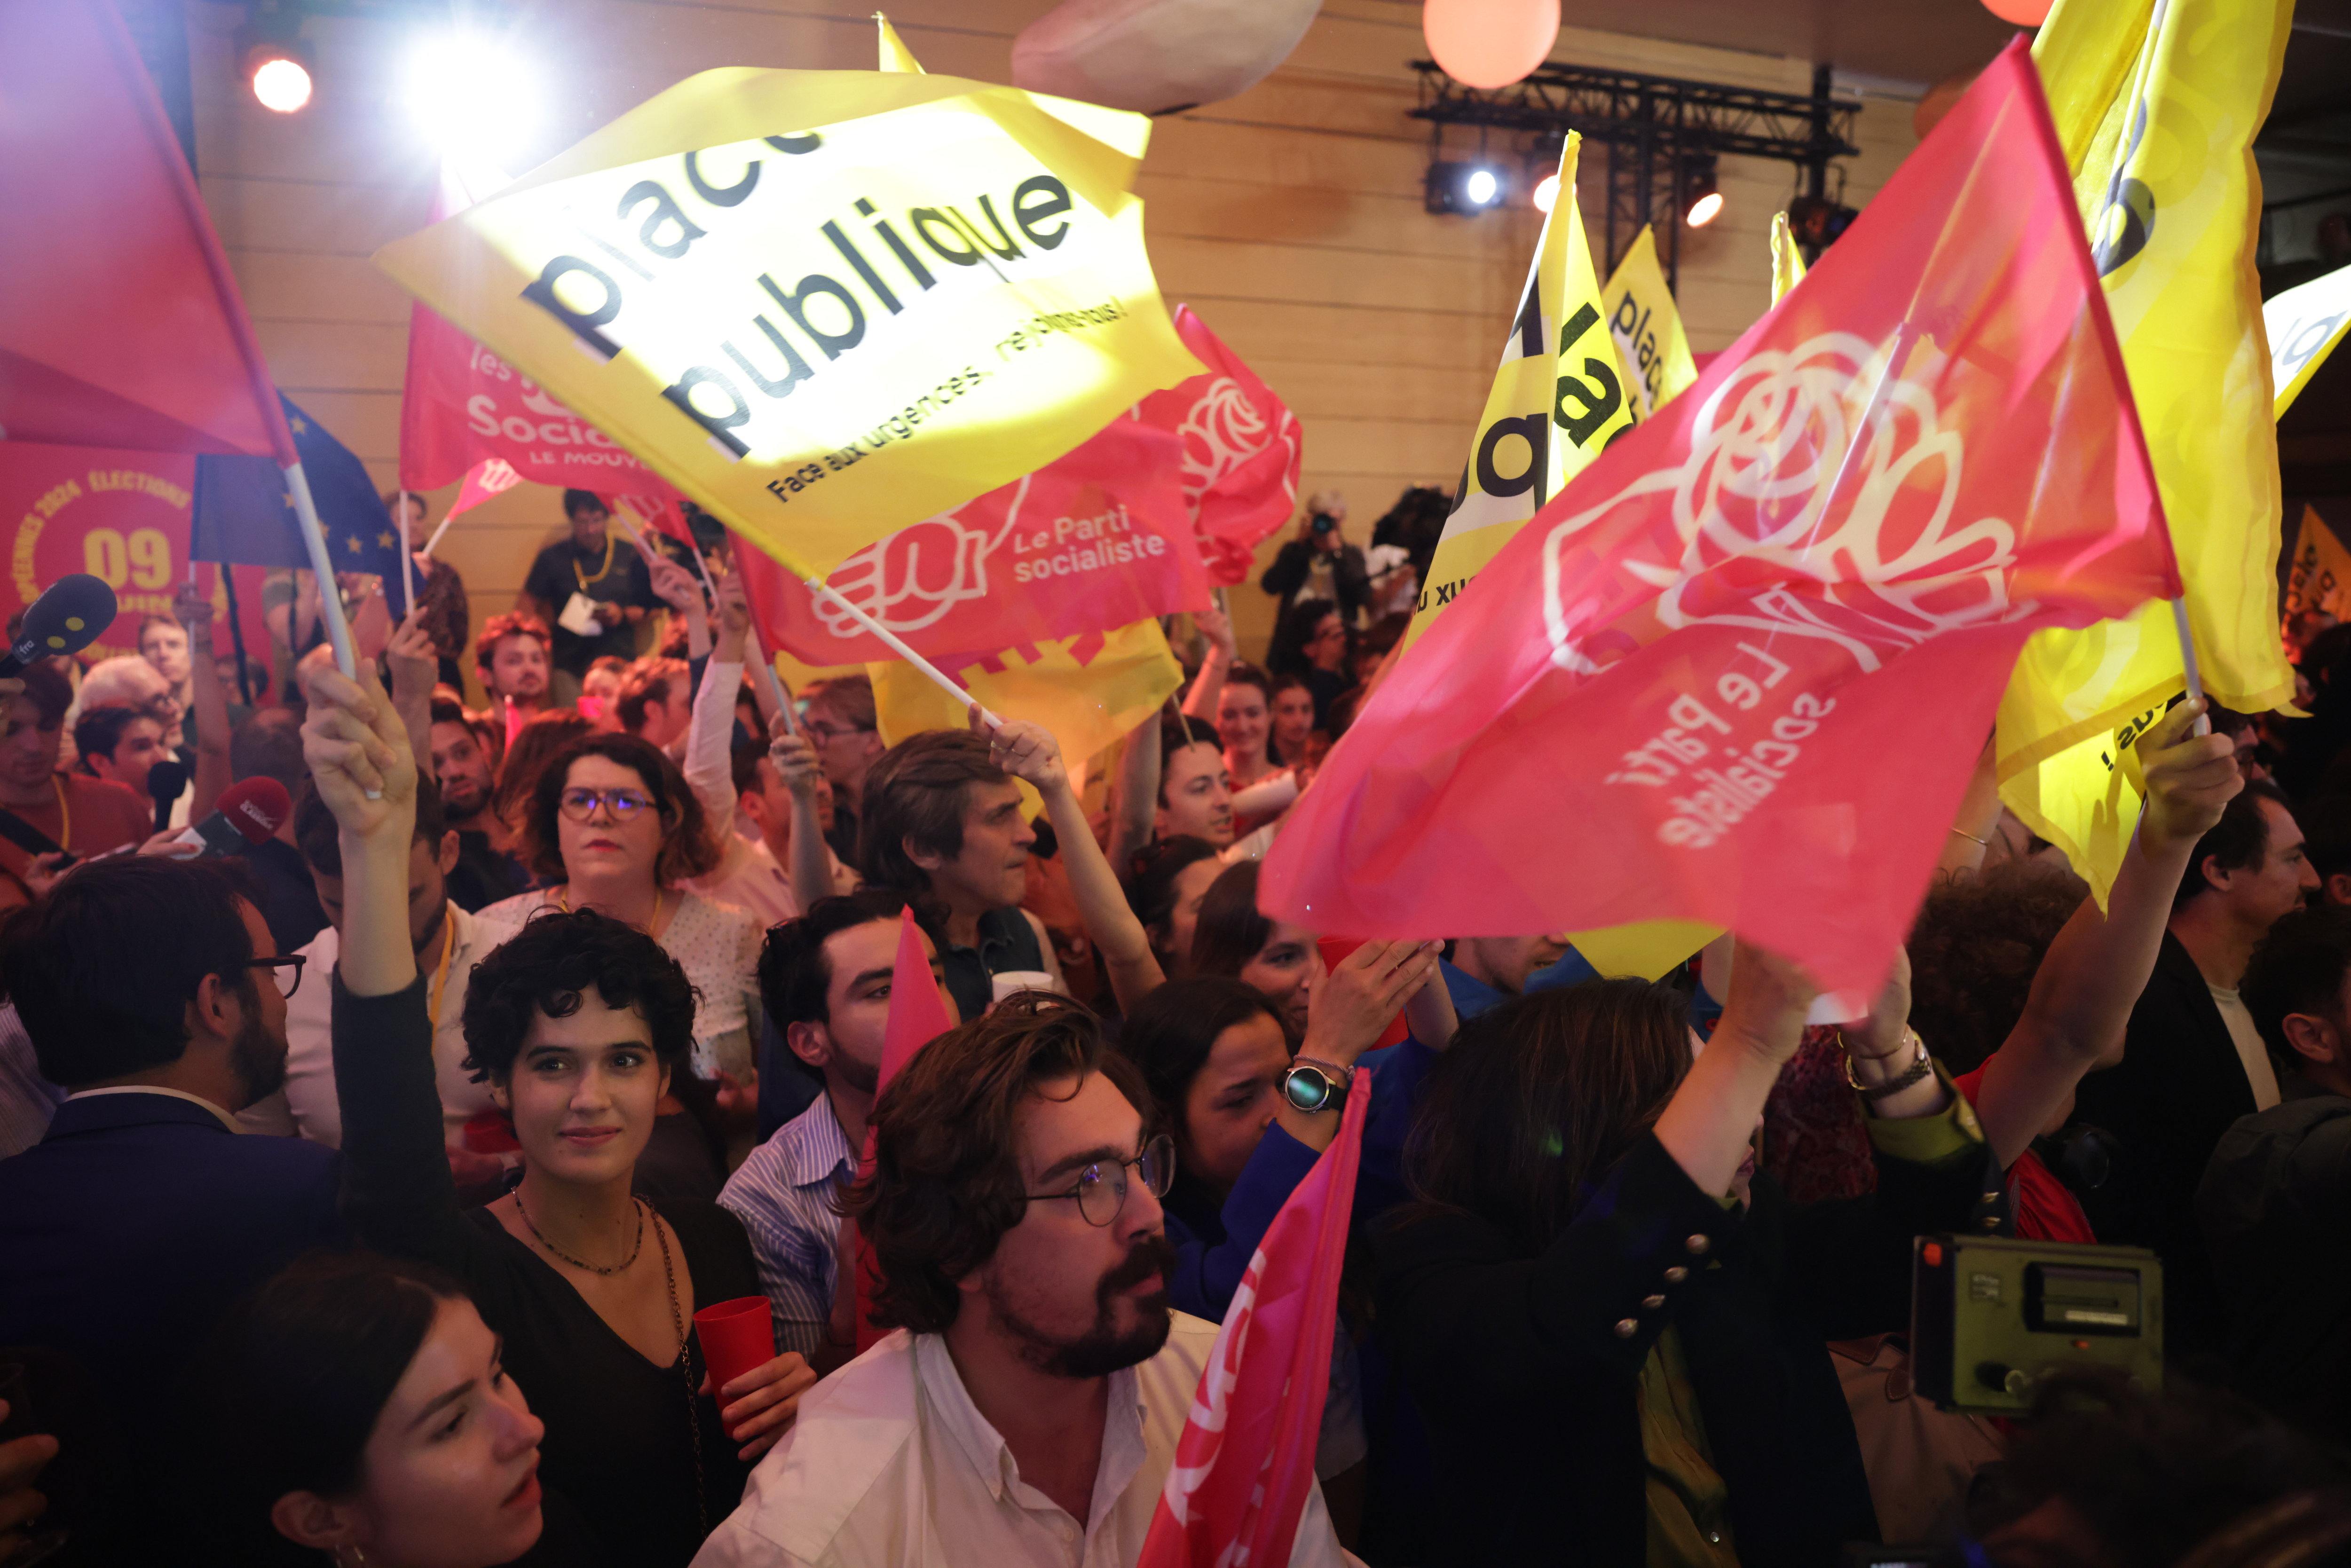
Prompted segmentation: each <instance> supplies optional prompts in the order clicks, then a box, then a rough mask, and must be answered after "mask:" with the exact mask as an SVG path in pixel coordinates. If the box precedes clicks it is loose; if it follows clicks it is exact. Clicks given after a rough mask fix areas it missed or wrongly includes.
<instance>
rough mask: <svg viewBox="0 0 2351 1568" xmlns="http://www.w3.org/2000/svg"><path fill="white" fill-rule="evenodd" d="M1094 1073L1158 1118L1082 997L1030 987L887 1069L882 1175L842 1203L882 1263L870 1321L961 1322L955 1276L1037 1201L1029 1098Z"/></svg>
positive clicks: (916, 1325)
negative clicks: (1029, 1173)
mask: <svg viewBox="0 0 2351 1568" xmlns="http://www.w3.org/2000/svg"><path fill="white" fill-rule="evenodd" d="M1092 1072H1099V1073H1101V1074H1102V1076H1103V1077H1105V1078H1107V1079H1109V1080H1110V1082H1111V1084H1112V1086H1113V1088H1115V1089H1117V1091H1118V1092H1120V1093H1121V1094H1123V1095H1125V1096H1126V1103H1128V1104H1130V1105H1132V1106H1134V1108H1135V1110H1136V1112H1137V1113H1140V1114H1141V1115H1142V1117H1143V1119H1144V1123H1145V1124H1146V1125H1148V1124H1150V1122H1151V1120H1152V1113H1151V1092H1150V1090H1149V1089H1148V1088H1146V1087H1145V1086H1144V1082H1143V1075H1142V1073H1140V1072H1138V1071H1136V1070H1135V1067H1134V1063H1133V1062H1131V1061H1128V1060H1127V1059H1126V1058H1125V1057H1123V1056H1121V1055H1120V1054H1119V1053H1118V1052H1116V1051H1113V1050H1111V1049H1110V1048H1109V1047H1108V1046H1107V1045H1106V1044H1104V1043H1103V1040H1102V1025H1101V1024H1100V1022H1099V1021H1098V1020H1097V1019H1095V1018H1094V1015H1093V1014H1092V1012H1091V1011H1089V1010H1088V1009H1086V1007H1085V1006H1084V1004H1082V1003H1080V1002H1073V1001H1071V1000H1069V999H1068V998H1064V997H1057V996H1054V995H1052V994H1050V992H1043V991H1023V992H1020V993H1019V994H1018V995H1016V996H1013V997H1009V998H1006V999H1005V1000H1003V1001H1001V1002H999V1003H998V1004H997V1006H996V1007H995V1009H993V1010H992V1011H990V1012H988V1013H987V1015H986V1016H984V1017H982V1018H978V1019H973V1020H972V1021H971V1022H969V1023H967V1024H964V1025H962V1026H960V1027H959V1028H956V1029H951V1030H948V1031H947V1032H946V1033H945V1034H943V1035H941V1036H939V1037H938V1039H936V1040H933V1041H931V1043H930V1044H928V1045H926V1046H925V1047H924V1048H923V1049H922V1051H921V1052H920V1053H918V1054H917V1055H916V1056H915V1057H914V1060H913V1061H909V1062H908V1063H907V1064H906V1066H905V1069H904V1071H901V1072H900V1073H899V1074H898V1076H897V1077H895V1078H893V1079H892V1080H891V1081H890V1086H889V1087H888V1088H886V1089H884V1090H883V1092H882V1097H881V1099H880V1100H878V1101H876V1102H875V1103H874V1106H873V1117H872V1128H873V1174H872V1175H871V1176H867V1177H865V1178H864V1179H863V1180H862V1181H860V1182H858V1183H857V1184H856V1185H855V1186H852V1187H851V1188H850V1189H849V1191H848V1192H847V1194H846V1195H844V1197H842V1199H841V1212H842V1213H844V1214H846V1215H847V1216H848V1217H849V1218H852V1219H854V1220H855V1221H857V1228H858V1233H859V1234H860V1235H862V1236H863V1237H864V1238H865V1239H866V1240H867V1242H868V1243H870V1244H871V1245H872V1249H873V1256H874V1260H875V1261H876V1262H877V1263H878V1264H879V1265H880V1267H881V1272H882V1276H883V1281H882V1285H881V1291H880V1294H879V1295H878V1297H877V1298H876V1299H875V1301H874V1303H873V1321H874V1322H877V1323H879V1324H882V1325H883V1326H884V1327H889V1328H901V1327H903V1328H908V1329H912V1330H914V1332H915V1333H944V1332H945V1331H946V1328H947V1325H949V1324H950V1323H952V1322H955V1320H956V1308H957V1307H958V1306H959V1305H960V1304H961V1302H962V1299H963V1293H962V1292H961V1291H958V1290H957V1289H956V1281H958V1280H961V1279H963V1278H965V1277H966V1276H967V1275H968V1274H970V1273H971V1271H972V1270H975V1269H977V1268H980V1267H982V1266H983V1265H985V1264H986V1263H987V1260H989V1259H990V1258H992V1257H994V1256H995V1255H996V1245H997V1243H998V1241H1000V1240H1001V1239H1003V1237H1004V1233H1005V1232H1006V1231H1008V1230H1010V1229H1011V1228H1013V1227H1014V1226H1016V1225H1018V1224H1019V1223H1020V1221H1021V1218H1022V1217H1023V1216H1025V1215H1026V1214H1027V1213H1028V1212H1029V1193H1028V1186H1027V1184H1026V1183H1025V1182H1024V1181H1023V1180H1022V1179H1021V1176H1020V1149H1019V1138H1018V1135H1017V1132H1016V1129H1017V1127H1018V1125H1019V1114H1020V1107H1021V1104H1022V1103H1024V1102H1025V1101H1027V1100H1028V1099H1029V1097H1030V1096H1031V1095H1035V1094H1040V1093H1041V1092H1042V1091H1043V1086H1044V1085H1046V1084H1049V1083H1058V1082H1061V1081H1063V1080H1065V1079H1076V1080H1083V1079H1084V1077H1085V1076H1086V1075H1087V1074H1088V1073H1092Z"/></svg>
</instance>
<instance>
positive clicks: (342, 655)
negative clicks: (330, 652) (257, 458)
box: [285, 462, 359, 680]
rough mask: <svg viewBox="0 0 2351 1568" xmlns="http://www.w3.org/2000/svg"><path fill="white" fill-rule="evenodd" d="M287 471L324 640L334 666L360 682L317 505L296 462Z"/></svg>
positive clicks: (288, 492) (357, 666) (299, 465)
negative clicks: (324, 629)
mask: <svg viewBox="0 0 2351 1568" xmlns="http://www.w3.org/2000/svg"><path fill="white" fill-rule="evenodd" d="M285 468H286V493H287V495H288V496H290V497H293V500H294V519H295V521H296V522H297V523H298V525H300V527H301V529H302V544H303V547H304V548H305V549H308V551H309V552H310V570H311V571H312V572H313V573H314V574H316V575H317V577H318V579H319V613H321V614H323V615H324V616H325V617H326V618H327V640H328V641H329V643H333V644H334V647H335V667H336V668H338V669H340V670H341V671H342V672H343V674H345V675H347V676H349V677H350V679H352V680H358V679H359V662H358V660H357V659H355V658H354V657H353V656H352V653H351V623H350V622H349V621H347V620H345V619H344V618H343V596H342V593H341V591H340V590H338V589H337V588H336V587H335V562H334V558H333V557H331V556H330V555H329V554H328V553H327V534H326V530H325V529H324V528H320V527H319V507H318V503H317V502H315V501H313V500H311V498H310V481H309V479H308V476H305V475H304V474H303V472H302V465H301V464H300V463H299V462H294V463H288V464H287V465H285Z"/></svg>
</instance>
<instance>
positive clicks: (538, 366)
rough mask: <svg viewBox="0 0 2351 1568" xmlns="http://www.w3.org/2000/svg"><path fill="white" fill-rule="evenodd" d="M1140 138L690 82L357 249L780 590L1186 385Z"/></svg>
mask: <svg viewBox="0 0 2351 1568" xmlns="http://www.w3.org/2000/svg"><path fill="white" fill-rule="evenodd" d="M894 41H895V40H894V37H893V35H890V34H888V33H886V32H885V33H884V34H883V49H884V51H889V50H890V49H891V47H892V46H893V43H894ZM895 52H896V54H897V55H898V56H900V57H904V65H911V64H912V57H911V56H906V55H905V53H904V46H903V45H898V46H897V47H896V50H895ZM1149 128H1150V122H1149V120H1147V119H1145V118H1144V116H1142V115H1139V114H1129V113H1124V112H1122V111H1119V110H1107V109H1101V108H1097V107H1095V106H1093V105H1091V104H1084V103H1078V102H1074V101H1071V100H1068V99H1054V98H1048V97H1045V96H1042V95H1040V94H1034V93H1028V92H1022V91H1019V90H1017V89H1012V88H1007V87H997V86H992V85H990V84H987V83H985V82H977V81H966V80H962V79H959V78H954V77H943V76H925V75H921V74H919V73H918V72H914V71H907V70H905V69H904V67H903V65H902V66H901V67H900V68H897V69H893V70H892V71H793V70H754V69H744V68H731V69H725V70H712V71H705V72H703V73H701V74H700V75H698V76H695V77H691V78H687V79H686V80H685V81H684V82H681V83H679V84H678V85H677V86H675V87H674V88H671V89H669V90H668V91H666V92H664V93H662V94H660V95H659V96H657V97H655V98H653V99H650V100H648V101H647V102H645V103H643V104H642V105H640V106H638V107H637V108H636V109H633V110H630V111H629V112H628V113H627V114H624V115H622V117H621V118H620V119H618V120H614V121H613V122H611V124H609V125H607V126H605V127H604V128H603V129H602V130H601V131H596V132H595V133H594V134H593V135H591V136H590V137H588V138H587V139H586V140H585V141H580V142H579V143H578V144H576V145H575V146H573V147H572V148H570V149H569V151H567V152H563V153H561V154H559V155H558V156H557V157H556V158H555V159H554V160H552V161H551V162H548V163H546V164H544V165H542V166H541V167H540V168H539V169H538V170H536V171H535V172H532V173H530V174H529V175H527V176H526V177H524V178H523V179H522V180H520V181H517V182H516V183H514V184H512V185H509V186H507V187H506V188H505V189H504V190H502V191H500V192H499V193H497V194H496V196H493V197H492V198H490V199H489V200H487V201H485V202H482V203H480V204H476V205H475V206H472V207H469V208H467V209H465V211H464V212H462V213H459V214H455V216H453V217H451V218H449V219H448V220H446V221H445V222H443V223H441V224H437V225H434V226H433V227H432V228H429V229H426V230H424V231H423V233H421V234H416V235H410V236H408V237H407V238H405V239H401V240H396V241H394V242H393V243H392V244H391V245H388V246H384V247H383V248H382V249H381V251H379V252H377V253H376V258H375V259H376V263H377V265H378V266H379V267H381V268H382V269H383V270H384V271H385V272H386V273H388V274H390V275H391V277H392V278H393V280H394V281H396V282H398V283H399V284H400V285H401V286H402V287H404V288H406V289H408V290H409V291H410V292H411V293H413V294H414V295H415V296H416V297H417V298H421V299H423V301H424V302H425V303H426V304H427V305H429V306H431V307H432V308H434V310H436V311H438V312H439V313H440V314H441V315H442V316H444V317H445V318H447V319H449V320H450V321H451V322H452V323H454V324H455V325H456V326H457V327H459V328H460V329H464V330H465V331H466V332H468V333H470V334H471V335H473V336H474V337H475V338H476V339H478V340H481V341H482V342H483V343H485V344H486V345H487V346H488V347H489V348H490V349H492V350H495V351H496V353H497V354H498V356H499V357H500V358H501V359H503V360H504V361H507V363H508V364H510V365H511V366H513V367H514V368H515V369H517V370H518V371H521V372H523V373H524V374H526V375H528V376H530V377H532V378H533V379H535V380H536V381H537V382H538V383H539V385H540V386H542V387H544V388H545V389H546V390H547V392H549V394H551V395H552V396H554V397H556V398H558V399H559V400H560V401H561V402H563V403H564V404H566V405H567V406H568V407H569V408H570V409H572V410H573V411H574V412H575V413H579V414H580V416H581V417H583V418H584V419H586V420H588V421H590V423H593V424H594V425H596V426H597V427H598V428H599V429H601V431H602V432H603V433H604V434H607V435H609V436H611V438H612V439H613V440H614V441H616V442H618V443H620V444H622V446H624V447H626V448H627V449H628V450H629V451H631V452H632V453H634V454H635V455H637V456H638V457H639V458H640V459H642V460H643V462H644V463H646V464H647V465H650V466H651V467H653V469H655V470H657V471H658V472H659V473H660V474H661V475H662V476H663V477H664V478H666V479H668V480H669V481H670V482H671V483H672V484H674V485H675V486H677V487H678V488H679V489H680V490H682V491H683V492H684V494H686V495H687V496H689V497H692V498H693V499H695V501H697V502H699V503H701V504H702V505H703V506H704V507H707V508H708V509H709V510H711V511H712V512H713V513H715V514H716V515H717V516H718V517H722V518H723V519H725V520H726V522H727V523H728V524H730V525H731V526H732V527H734V528H735V529H736V530H737V532H738V533H740V534H741V535H742V536H743V537H744V538H747V539H749V540H751V541H752V542H753V543H754V544H756V545H758V547H759V548H760V549H763V550H765V551H767V552H768V554H769V555H771V556H774V557H775V558H776V559H778V560H779V561H781V562H783V563H784V564H785V565H786V566H787V567H788V568H789V569H790V570H793V571H794V572H796V573H798V574H799V575H802V576H806V575H810V574H811V573H817V572H821V571H825V570H830V569H831V567H833V566H835V565H837V564H838V563H839V562H840V561H841V559H843V558H845V557H846V556H848V555H850V554H851V553H852V552H853V551H855V550H857V549H860V548H862V547H863V546H865V545H868V544H871V543H872V542H873V541H875V540H876V539H879V538H882V537H883V536H884V535H886V534H888V533H890V532H892V531H893V530H894V529H897V528H904V527H905V526H907V525H908V524H911V523H914V522H917V521H920V520H921V519H923V518H925V517H932V516H935V515H936V514H937V513H939V512H941V511H944V510H946V508H947V507H953V506H956V505H959V504H960V503H962V502H964V501H967V500H969V499H970V498H971V497H974V496H977V495H979V494H981V493H982V492H984V491H987V490H990V489H993V488H995V487H996V486H998V485H1003V484H1007V483H1009V482H1010V481H1012V480H1013V479H1016V478H1018V477H1019V476H1021V475H1023V474H1027V473H1029V472H1031V471H1032V470H1035V469H1038V468H1041V467H1043V466H1044V465H1047V464H1048V463H1050V462H1052V461H1053V460H1054V459H1055V458H1058V457H1060V456H1061V455H1062V454H1063V453H1065V452H1067V451H1069V450H1070V449H1071V447H1073V446H1076V445H1077V444H1079V443H1080V442H1081V441H1083V440H1085V439H1086V438H1087V437H1088V436H1090V435H1092V434H1093V433H1094V432H1095V431H1096V430H1098V429H1100V428H1101V427H1102V424H1103V423H1104V422H1105V421H1107V420H1109V419H1110V418H1111V417H1113V415H1114V414H1116V413H1118V412H1119V411H1120V410H1122V409H1123V408H1126V407H1128V406H1130V405H1132V404H1133V403H1134V402H1136V400H1138V399H1139V398H1141V397H1142V396H1144V394H1145V393H1147V392H1152V391H1155V390H1156V389H1159V388H1162V387H1167V386H1172V385H1174V384H1175V382H1179V381H1182V380H1184V379H1185V378H1186V377H1187V376H1191V375H1196V374H1197V373H1199V371H1200V369H1201V367H1200V365H1199V362H1198V361H1196V360H1195V359H1193V357H1192V356H1191V354H1190V353H1189V352H1188V351H1187V350H1186V349H1185V347H1184V345H1183V342H1182V340H1180V339H1179V338H1178V337H1177V336H1176V333H1175V325H1174V323H1173V322H1172V321H1171V320H1170V319H1169V317H1168V314H1167V310H1166V308H1165V305H1164V304H1163V303H1162V301H1161V299H1160V296H1159V289H1158V286H1157V284H1156V283H1155V282H1154V281H1153V278H1152V275H1151V267H1150V262H1149V260H1148V258H1147V256H1145V254H1144V238H1143V205H1142V203H1141V202H1140V201H1139V200H1137V199H1136V197H1135V196H1134V193H1133V191H1132V186H1133V183H1134V174H1135V170H1136V167H1137V164H1138V162H1139V161H1140V159H1141V157H1142V154H1143V150H1144V142H1145V141H1146V139H1147V137H1148V134H1149Z"/></svg>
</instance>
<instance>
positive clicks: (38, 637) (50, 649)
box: [0, 571, 115, 676]
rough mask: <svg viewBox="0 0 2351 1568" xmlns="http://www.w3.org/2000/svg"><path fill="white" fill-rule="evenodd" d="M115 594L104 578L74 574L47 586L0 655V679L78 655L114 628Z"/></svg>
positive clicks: (84, 573)
mask: <svg viewBox="0 0 2351 1568" xmlns="http://www.w3.org/2000/svg"><path fill="white" fill-rule="evenodd" d="M114 609H115V606H114V590H112V589H110V588H109V587H107V586H106V581H105V580H104V579H103V578H96V577H92V576H90V575H89V573H88V572H86V571H77V572H73V573H70V574H68V576H65V577H61V578H59V579H57V580H56V581H55V582H53V583H51V584H49V586H48V588H47V591H44V592H43V593H42V595H41V596H40V597H39V598H38V599H36V600H35V601H33V605H32V608H31V609H29V610H27V611H26V612H25V629H24V630H23V631H22V632H19V633H18V634H17V637H16V641H15V642H14V643H10V644H9V645H8V651H7V652H6V653H0V676H6V675H14V674H21V673H23V671H24V669H25V667H26V665H28V664H38V663H40V662H41V661H42V660H43V659H51V658H55V657H56V656H57V655H58V654H60V653H80V652H81V651H82V650H83V649H84V648H87V647H89V645H90V644H91V643H95V642H97V641H98V639H99V636H100V635H102V634H103V633H104V632H105V631H106V629H107V628H108V627H109V626H111V625H113V624H114Z"/></svg>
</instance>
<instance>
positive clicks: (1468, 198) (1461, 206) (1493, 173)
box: [1426, 162, 1504, 214]
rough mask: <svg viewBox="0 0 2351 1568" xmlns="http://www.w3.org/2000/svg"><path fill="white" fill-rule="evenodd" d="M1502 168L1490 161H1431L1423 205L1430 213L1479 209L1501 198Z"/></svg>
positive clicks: (1487, 206)
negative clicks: (1497, 167) (1500, 169)
mask: <svg viewBox="0 0 2351 1568" xmlns="http://www.w3.org/2000/svg"><path fill="white" fill-rule="evenodd" d="M1503 193H1504V189H1503V185H1502V175H1501V172H1500V171H1499V170H1498V169H1496V168H1495V167H1494V166H1493V165H1492V164H1490V163H1447V162H1437V163H1431V164H1430V165H1429V166H1428V182H1427V186H1426V206H1427V208H1428V210H1429V211H1430V212H1432V213H1463V214H1467V213H1482V212H1484V211H1486V209H1488V208H1489V207H1491V206H1493V205H1495V204H1497V203H1499V201H1501V199H1502V196H1503Z"/></svg>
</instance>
